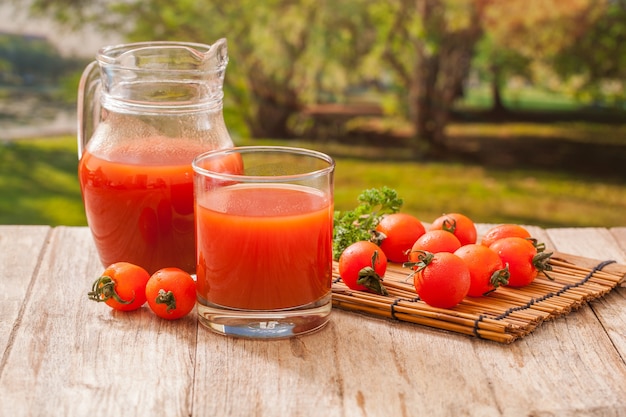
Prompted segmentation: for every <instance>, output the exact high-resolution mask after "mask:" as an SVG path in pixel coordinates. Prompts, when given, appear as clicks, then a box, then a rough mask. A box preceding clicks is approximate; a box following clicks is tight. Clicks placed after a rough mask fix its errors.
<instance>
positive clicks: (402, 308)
mask: <svg viewBox="0 0 626 417" xmlns="http://www.w3.org/2000/svg"><path fill="white" fill-rule="evenodd" d="M550 264H551V266H552V268H553V271H552V273H550V276H551V277H552V278H554V280H553V281H552V280H550V279H548V278H547V277H546V276H544V275H543V274H540V275H539V276H538V277H537V278H536V279H535V281H534V282H533V283H532V284H530V285H528V286H526V287H523V288H511V287H501V288H498V289H497V290H496V291H493V292H492V293H490V294H489V295H487V296H484V297H466V298H465V299H464V300H463V301H462V302H461V303H460V304H459V305H458V306H456V307H454V308H452V309H440V308H435V307H431V306H429V305H428V304H426V303H424V302H423V301H421V300H420V299H419V297H418V296H417V294H416V293H415V289H414V288H413V283H412V279H411V278H410V277H409V275H410V272H411V271H410V270H408V269H406V268H403V267H402V266H401V265H398V264H389V266H388V268H387V273H386V274H385V277H384V284H385V287H386V288H387V291H388V292H389V295H388V296H382V295H378V294H372V293H368V292H362V291H353V290H351V289H349V288H348V287H347V286H346V285H345V284H343V282H341V278H340V277H339V274H338V270H337V264H336V263H335V264H334V265H333V279H334V281H333V305H334V307H337V308H341V309H344V310H350V311H355V312H360V313H363V314H369V315H374V316H378V317H383V318H387V319H390V320H399V321H405V322H408V323H414V324H418V325H423V326H429V327H434V328H438V329H441V330H446V331H450V332H455V333H460V334H464V335H468V336H473V337H479V338H482V339H487V340H492V341H495V342H499V343H511V342H513V341H515V340H517V339H519V338H522V337H524V336H526V335H528V334H530V333H531V332H532V331H533V330H535V329H536V328H537V327H538V326H540V325H541V323H543V322H544V321H546V320H552V319H555V318H557V317H561V316H563V315H566V314H569V313H570V312H571V311H574V310H576V309H578V308H580V307H581V306H583V305H585V304H587V303H589V302H590V301H592V300H594V299H597V298H599V297H602V296H604V295H605V294H607V293H608V292H610V291H611V290H612V289H614V288H615V287H616V286H618V285H620V284H621V283H623V282H624V281H625V280H626V266H625V265H620V264H617V263H615V262H613V261H610V260H609V261H599V260H593V259H589V258H582V257H580V256H574V255H569V254H565V253H555V254H554V255H553V256H552V259H551V261H550Z"/></svg>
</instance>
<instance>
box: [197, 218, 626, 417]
mask: <svg viewBox="0 0 626 417" xmlns="http://www.w3.org/2000/svg"><path fill="white" fill-rule="evenodd" d="M479 230H482V231H484V230H485V228H484V227H483V225H479ZM531 230H532V231H531V233H532V234H533V235H534V236H536V237H537V238H539V239H540V240H542V241H545V242H546V243H547V244H548V245H549V247H553V248H554V247H555V245H556V243H555V242H553V241H552V240H551V239H550V236H549V234H548V233H547V232H546V231H544V230H541V229H539V228H532V227H531ZM582 238H586V239H588V238H590V237H589V236H585V237H582ZM556 246H557V249H560V248H558V245H556ZM622 328H623V327H622ZM198 340H199V344H198V353H197V358H198V360H197V367H196V383H195V387H196V394H195V397H194V398H195V400H194V409H195V410H205V411H208V413H210V414H230V415H242V416H243V415H274V414H285V415H296V416H298V415H305V414H306V413H307V411H306V410H311V409H319V410H324V412H325V414H328V415H330V416H334V415H341V416H344V415H345V416H365V415H408V414H411V413H412V412H414V411H416V410H419V413H420V414H424V415H431V414H437V415H450V416H453V415H454V416H456V415H486V416H489V415H494V416H496V415H565V416H568V415H580V414H581V413H582V414H585V415H615V416H617V415H620V413H623V412H626V403H625V402H624V399H623V397H622V395H621V393H622V392H624V390H625V389H626V385H625V384H626V367H624V366H623V363H622V361H621V358H620V356H619V354H618V353H617V352H616V351H615V349H614V348H613V346H612V343H611V340H610V339H609V337H608V336H607V334H606V332H605V331H604V330H603V328H602V326H601V325H599V323H598V320H597V318H596V317H595V315H594V313H593V310H591V309H589V308H584V309H582V310H581V311H579V312H575V313H572V316H571V317H568V318H567V319H559V320H555V321H554V322H550V323H546V324H544V325H543V327H541V328H540V329H539V330H537V331H536V333H533V334H531V335H530V336H528V337H527V338H525V339H523V340H521V341H519V342H515V343H514V344H512V345H509V346H507V345H500V344H496V343H493V342H487V341H483V340H478V339H471V338H468V337H465V336H461V335H458V334H451V333H447V332H443V331H439V330H433V329H429V328H425V327H421V326H415V325H411V324H406V323H398V322H393V321H390V320H382V319H375V318H371V317H367V316H363V315H360V314H355V313H350V312H345V311H341V310H334V311H333V317H332V322H331V324H330V325H329V327H328V328H327V329H325V330H323V331H321V332H319V333H317V334H314V335H310V336H305V337H300V338H296V339H294V340H290V341H282V342H271V343H259V342H251V341H240V340H233V339H228V338H223V337H220V336H216V335H213V334H211V333H209V332H203V331H202V330H201V331H200V333H199V335H198ZM216 346H217V349H216ZM294 346H297V347H298V348H297V349H295V348H294ZM581 346H588V347H589V349H590V350H591V352H589V353H588V354H586V353H585V352H586V350H587V349H586V348H585V349H581ZM216 351H217V352H216ZM303 351H304V352H307V354H306V355H303V354H302V352H303ZM225 357H228V361H227V362H225V361H224V358H225ZM235 370H236V371H235ZM226 375H230V377H228V378H227V377H226ZM285 380H287V381H290V382H289V383H288V384H285ZM207 392H210V393H213V395H216V396H217V397H218V398H228V399H231V398H232V399H235V398H237V399H238V400H237V401H238V405H237V406H236V407H234V406H233V404H232V403H230V402H229V401H225V402H222V403H220V402H211V401H210V400H208V399H207V398H206V397H203V395H204V394H203V393H207Z"/></svg>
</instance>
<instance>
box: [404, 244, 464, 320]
mask: <svg viewBox="0 0 626 417" xmlns="http://www.w3.org/2000/svg"><path fill="white" fill-rule="evenodd" d="M404 266H407V267H411V268H413V269H415V270H416V271H415V273H414V275H413V285H414V286H415V291H416V292H417V295H419V297H420V299H422V300H423V301H424V302H425V303H426V304H428V305H430V306H432V307H437V308H452V307H454V306H456V305H457V304H459V303H460V302H461V301H462V300H463V298H465V296H466V295H467V292H468V291H469V287H470V283H471V277H470V271H469V268H468V266H467V264H466V263H465V262H464V261H463V259H461V258H459V257H458V256H456V255H455V254H453V253H450V252H439V253H430V252H423V253H421V256H420V257H419V261H418V262H416V263H413V262H409V263H406V264H404Z"/></svg>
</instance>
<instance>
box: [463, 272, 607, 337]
mask: <svg viewBox="0 0 626 417" xmlns="http://www.w3.org/2000/svg"><path fill="white" fill-rule="evenodd" d="M613 263H615V261H614V260H608V261H604V262H600V263H599V264H598V265H596V266H594V267H593V269H592V270H591V271H590V272H589V273H588V274H587V275H586V276H585V277H584V278H583V279H581V280H580V281H578V282H575V283H573V284H567V285H565V286H563V288H561V289H560V290H558V291H557V292H549V293H547V294H545V295H542V296H541V297H538V298H532V299H530V300H529V301H528V303H526V304H523V305H521V306H517V307H511V308H509V309H508V310H506V311H505V312H504V313H502V314H500V315H497V316H496V317H493V320H502V319H504V318H506V317H508V316H509V315H511V314H512V313H514V312H516V311H520V310H526V309H528V308H530V307H532V306H533V305H534V304H535V303H540V302H542V301H545V300H547V299H549V298H552V297H558V296H559V295H561V294H563V293H565V292H566V291H568V290H570V289H572V288H576V287H580V286H581V285H584V284H585V283H587V281H589V280H590V279H591V277H593V274H595V273H596V272H598V271H601V270H602V269H604V267H605V266H607V265H610V264H613ZM486 317H487V316H485V315H484V314H481V315H479V316H478V318H477V319H476V320H475V321H474V328H473V330H472V332H473V333H474V336H476V337H478V338H482V337H481V336H480V333H479V332H478V330H479V329H478V326H479V324H480V322H482V321H483V319H484V318H486Z"/></svg>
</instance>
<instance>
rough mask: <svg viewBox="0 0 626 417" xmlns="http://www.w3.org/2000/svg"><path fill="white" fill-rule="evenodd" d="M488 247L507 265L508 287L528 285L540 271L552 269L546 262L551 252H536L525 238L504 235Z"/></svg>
mask: <svg viewBox="0 0 626 417" xmlns="http://www.w3.org/2000/svg"><path fill="white" fill-rule="evenodd" d="M489 248H490V249H491V250H493V251H494V252H496V253H497V254H498V256H499V257H500V259H502V262H504V264H505V265H508V267H509V272H510V274H511V275H510V276H509V283H508V284H507V285H508V286H510V287H523V286H526V285H529V284H530V283H532V282H533V281H534V280H535V278H536V277H537V275H538V273H539V272H540V271H543V272H544V273H545V271H550V270H551V269H552V268H551V266H550V265H549V264H548V260H549V259H550V256H551V255H552V253H549V252H537V248H536V247H535V246H534V245H533V244H532V242H530V241H529V240H527V239H524V238H521V237H505V238H503V239H499V240H496V241H495V242H494V243H493V244H492V245H491V246H489ZM546 276H548V275H547V274H546ZM548 278H549V276H548Z"/></svg>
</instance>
